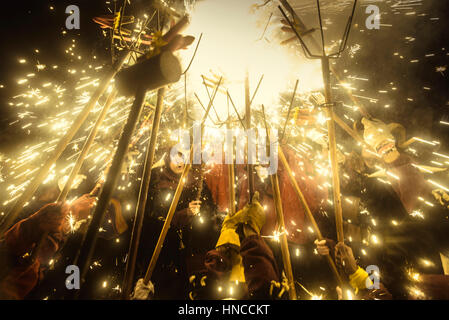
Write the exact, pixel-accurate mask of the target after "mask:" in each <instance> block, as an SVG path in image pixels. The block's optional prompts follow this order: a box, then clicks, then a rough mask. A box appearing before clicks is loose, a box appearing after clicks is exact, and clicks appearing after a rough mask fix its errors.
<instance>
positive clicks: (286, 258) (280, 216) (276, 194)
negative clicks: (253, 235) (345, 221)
mask: <svg viewBox="0 0 449 320" xmlns="http://www.w3.org/2000/svg"><path fill="white" fill-rule="evenodd" d="M270 179H271V186H272V187H273V199H274V204H275V207H276V218H277V221H278V225H279V226H280V227H281V252H282V261H283V263H284V269H285V273H286V275H287V280H288V283H289V291H288V293H289V296H290V300H296V288H295V280H294V279H293V270H292V263H291V260H290V251H289V250H288V242H287V234H286V230H285V222H284V211H283V209H282V200H281V193H280V191H279V178H278V175H277V173H275V174H273V175H271V176H270Z"/></svg>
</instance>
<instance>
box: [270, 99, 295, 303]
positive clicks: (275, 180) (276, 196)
mask: <svg viewBox="0 0 449 320" xmlns="http://www.w3.org/2000/svg"><path fill="white" fill-rule="evenodd" d="M262 115H263V121H264V125H265V130H266V135H267V142H268V143H267V148H266V149H267V151H268V154H270V148H271V141H270V131H269V129H268V125H267V119H266V117H265V107H264V105H262ZM270 181H271V187H272V189H273V200H274V205H275V210H276V220H277V223H278V225H279V226H280V227H281V253H282V262H283V264H284V270H285V273H286V276H287V280H288V284H289V290H288V293H289V296H290V300H296V299H297V297H296V287H295V280H294V278H293V269H292V262H291V259H290V251H289V250H288V241H287V233H286V232H287V230H286V229H285V221H284V210H283V208H282V198H281V192H280V190H279V177H278V175H277V172H276V173H274V174H272V175H270Z"/></svg>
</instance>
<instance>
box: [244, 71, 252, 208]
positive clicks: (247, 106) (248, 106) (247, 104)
mask: <svg viewBox="0 0 449 320" xmlns="http://www.w3.org/2000/svg"><path fill="white" fill-rule="evenodd" d="M245 110H246V114H245V120H246V130H247V134H248V137H247V146H246V150H247V152H246V161H247V165H246V169H247V170H246V171H247V175H248V189H249V202H251V200H252V198H253V195H254V172H253V170H254V166H253V165H252V164H251V161H252V159H250V152H249V151H250V142H251V141H250V136H251V134H250V132H251V100H250V96H249V75H248V72H246V76H245Z"/></svg>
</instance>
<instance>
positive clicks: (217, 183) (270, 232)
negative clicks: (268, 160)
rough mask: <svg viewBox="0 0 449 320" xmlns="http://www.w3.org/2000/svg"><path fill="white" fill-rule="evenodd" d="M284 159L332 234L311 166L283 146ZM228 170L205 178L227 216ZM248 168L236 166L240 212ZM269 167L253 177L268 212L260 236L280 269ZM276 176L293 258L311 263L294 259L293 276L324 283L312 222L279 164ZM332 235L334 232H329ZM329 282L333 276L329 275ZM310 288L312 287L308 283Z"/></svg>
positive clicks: (245, 198)
mask: <svg viewBox="0 0 449 320" xmlns="http://www.w3.org/2000/svg"><path fill="white" fill-rule="evenodd" d="M283 151H284V154H285V157H286V159H287V161H288V163H289V165H290V167H291V170H292V171H293V172H294V174H295V178H296V182H297V183H298V186H299V187H300V189H301V191H302V192H303V194H304V196H305V198H306V201H307V203H308V205H309V207H310V210H311V211H312V213H313V214H314V217H315V219H316V221H317V223H318V224H319V225H320V230H323V231H324V230H327V229H329V230H333V229H334V228H332V226H331V225H330V223H329V222H328V220H329V219H328V218H327V217H326V216H325V215H324V213H323V211H324V210H322V208H323V207H324V206H325V205H326V201H325V200H326V199H327V191H326V189H325V188H321V187H319V184H320V180H319V177H317V176H316V175H315V173H314V171H313V166H312V163H311V162H310V161H309V160H308V159H306V157H305V156H304V157H302V156H300V155H298V154H297V152H295V151H294V150H293V149H291V148H290V147H288V146H283ZM227 170H228V166H227V165H215V167H214V168H213V169H212V170H211V171H210V172H208V174H207V175H206V182H207V184H208V186H209V188H210V190H211V193H212V197H213V199H214V201H215V202H216V203H217V207H218V211H220V212H224V211H226V210H227V209H228V207H229V200H228V197H229V188H228V180H227V179H228V176H227V175H228V171H227ZM246 170H247V166H246V165H241V164H237V165H235V171H236V174H235V175H236V177H237V179H236V180H237V182H236V202H237V210H238V209H242V208H243V207H244V206H245V204H246V203H247V202H248V201H249V191H248V179H247V171H246ZM268 170H269V169H268V168H267V166H266V165H260V164H259V165H256V166H255V174H254V189H255V191H258V192H259V197H260V204H261V205H262V207H263V208H264V210H265V212H266V223H265V224H264V226H263V228H262V230H261V236H262V237H264V238H266V240H267V242H266V243H267V244H268V245H269V246H270V249H271V250H272V251H273V252H274V255H275V257H276V260H277V263H278V265H282V254H281V248H280V245H279V242H278V241H277V239H278V238H279V234H280V226H279V225H278V221H277V218H276V212H275V205H274V199H273V188H272V186H271V179H270V177H269V175H268ZM277 174H278V177H279V188H280V194H281V200H282V207H283V212H284V220H285V228H286V230H287V239H288V241H289V248H290V255H291V256H293V257H294V256H296V254H295V252H297V250H299V251H300V252H302V253H303V255H306V252H307V253H309V254H307V255H308V256H311V258H310V259H292V267H293V269H294V273H295V274H298V275H303V276H304V277H303V278H304V279H301V280H302V281H303V280H304V281H309V282H310V285H316V284H317V282H320V283H321V280H322V279H323V278H322V277H318V275H317V272H316V270H317V268H319V267H320V266H321V267H322V268H323V270H324V269H325V268H327V269H328V267H327V265H326V264H325V261H324V260H323V259H320V258H319V257H317V256H316V255H314V254H313V250H314V245H313V240H314V238H313V233H311V232H310V229H309V226H310V224H309V221H307V219H306V217H305V211H304V208H303V206H302V204H301V202H300V201H299V199H298V197H297V195H296V193H295V191H294V189H293V186H292V185H291V182H290V179H289V177H288V174H287V171H286V169H285V168H284V166H283V165H282V164H281V162H279V165H278V170H277ZM328 233H329V234H332V231H329V232H328ZM327 269H326V270H327ZM329 278H330V279H332V275H331V274H330V272H329ZM308 284H309V283H308Z"/></svg>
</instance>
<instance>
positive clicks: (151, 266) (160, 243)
mask: <svg viewBox="0 0 449 320" xmlns="http://www.w3.org/2000/svg"><path fill="white" fill-rule="evenodd" d="M221 81H222V78H220V81H219V82H218V85H217V87H216V89H215V92H214V93H213V95H212V98H211V100H210V101H209V105H208V107H207V110H206V113H205V114H204V116H203V119H202V121H201V131H203V129H204V122H205V121H206V119H207V116H208V115H209V111H210V109H211V107H212V104H213V102H214V99H215V96H216V94H217V92H218V89H219V88H220V84H221ZM193 147H194V145H192V147H191V148H190V153H189V154H190V161H189V162H188V163H186V164H185V167H184V171H183V173H182V175H181V178H180V179H179V183H178V187H177V188H176V191H175V194H174V196H173V200H172V202H171V204H170V208H169V210H168V213H167V217H166V218H165V222H164V225H163V227H162V230H161V234H160V235H159V239H158V241H157V243H156V248H155V249H154V252H153V255H152V257H151V260H150V263H149V265H148V268H147V271H146V273H145V277H144V280H143V284H144V285H145V286H147V285H148V284H149V282H150V280H151V276H152V275H153V271H154V268H155V267H156V263H157V260H158V259H159V255H160V253H161V250H162V246H163V244H164V241H165V237H166V236H167V232H168V229H169V228H170V224H171V221H172V219H173V215H174V214H175V210H176V207H177V206H178V202H179V198H180V197H181V193H182V191H183V190H184V184H185V182H186V178H187V175H188V173H189V172H190V169H191V168H192V162H193ZM199 147H200V148H201V146H199Z"/></svg>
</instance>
